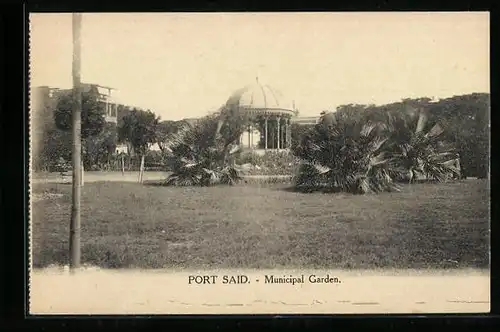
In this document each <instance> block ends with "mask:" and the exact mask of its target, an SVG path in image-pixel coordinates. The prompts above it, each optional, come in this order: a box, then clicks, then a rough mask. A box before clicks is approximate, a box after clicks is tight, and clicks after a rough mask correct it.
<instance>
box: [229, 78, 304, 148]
mask: <svg viewBox="0 0 500 332" xmlns="http://www.w3.org/2000/svg"><path fill="white" fill-rule="evenodd" d="M226 107H228V108H230V109H233V110H236V111H237V112H238V113H239V114H243V115H244V116H245V117H246V118H247V119H248V124H247V128H246V130H245V132H244V133H243V135H242V136H241V137H240V145H242V146H243V147H247V148H249V149H258V150H268V149H273V150H282V149H288V148H290V146H291V141H292V139H291V128H290V125H291V119H292V118H294V117H295V116H296V114H297V111H296V110H295V105H294V103H293V102H292V103H287V101H286V100H285V98H284V97H283V95H282V94H281V93H280V92H279V91H277V90H276V89H273V88H272V87H270V86H269V85H263V84H261V83H259V80H258V78H257V79H256V81H255V83H254V84H251V85H248V86H246V87H244V88H242V89H239V90H237V91H235V92H234V93H233V94H232V95H231V96H230V97H229V99H228V100H227V102H226Z"/></svg>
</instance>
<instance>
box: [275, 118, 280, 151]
mask: <svg viewBox="0 0 500 332" xmlns="http://www.w3.org/2000/svg"><path fill="white" fill-rule="evenodd" d="M276 121H277V122H278V125H277V126H276V127H277V128H278V150H279V149H280V146H281V144H280V143H281V142H280V141H281V135H280V126H281V118H280V117H279V116H278V117H277V118H276Z"/></svg>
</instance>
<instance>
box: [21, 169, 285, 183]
mask: <svg viewBox="0 0 500 332" xmlns="http://www.w3.org/2000/svg"><path fill="white" fill-rule="evenodd" d="M167 176H168V173H167V172H145V173H144V176H143V180H144V181H159V180H163V179H166V178H167ZM138 178H139V172H125V173H123V174H122V173H121V172H85V174H84V181H85V182H100V181H107V182H137V181H138ZM244 178H245V179H266V178H280V179H281V178H283V179H286V178H290V176H289V175H272V176H270V175H245V176H244ZM31 181H32V183H61V182H62V183H71V172H68V173H66V175H65V176H64V177H63V176H61V175H60V174H59V173H45V174H33V176H32V179H31Z"/></svg>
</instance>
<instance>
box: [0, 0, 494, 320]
mask: <svg viewBox="0 0 500 332" xmlns="http://www.w3.org/2000/svg"><path fill="white" fill-rule="evenodd" d="M11 2H12V1H11ZM181 2H182V3H183V5H177V6H176V5H174V4H172V3H168V4H167V3H162V2H160V1H150V2H148V1H144V0H143V1H141V2H140V3H138V2H136V3H134V4H131V3H123V2H121V3H120V2H106V3H105V2H103V1H101V2H99V3H97V2H93V1H82V2H79V3H76V2H75V3H71V2H66V3H60V2H57V1H55V0H50V1H40V0H39V1H29V3H28V4H27V5H24V4H23V3H14V4H9V5H2V8H1V10H0V31H1V32H2V33H0V50H2V51H5V52H0V55H1V58H0V59H2V60H4V61H1V62H2V64H3V66H2V67H0V68H1V70H0V73H1V74H4V73H5V74H6V77H5V78H4V79H3V80H1V81H0V82H3V83H4V84H0V86H2V85H3V87H4V88H3V89H0V93H1V94H0V96H2V97H3V98H1V99H0V100H1V104H0V110H1V111H2V112H1V114H2V121H1V122H0V124H1V125H2V130H1V131H0V132H1V133H2V134H3V135H1V136H3V137H2V143H3V144H2V147H3V149H2V150H3V156H2V160H5V161H7V172H5V171H4V172H2V175H3V176H4V178H5V179H4V181H2V188H3V189H4V190H2V192H1V193H3V195H1V193H0V197H1V199H2V206H3V207H4V208H3V209H2V217H1V219H0V221H2V222H1V223H0V225H1V226H2V230H1V231H0V234H2V235H3V237H4V238H3V239H2V241H0V243H1V244H3V245H2V246H0V248H2V254H3V255H2V258H3V260H2V261H1V263H2V264H1V266H2V267H4V268H2V269H1V270H2V272H3V276H5V277H6V278H5V279H3V278H2V279H3V281H4V287H3V288H2V293H0V299H2V300H3V303H2V304H3V305H2V308H3V312H2V313H3V315H2V316H3V318H5V319H2V322H1V325H0V327H5V330H11V329H14V328H29V329H31V328H40V327H42V328H43V329H47V330H48V329H50V330H53V329H65V328H66V329H70V330H77V329H78V328H79V327H80V328H81V329H89V328H98V329H106V328H114V329H118V328H124V327H131V328H134V329H139V328H144V327H146V326H147V327H155V328H158V327H159V328H161V327H163V326H165V327H166V326H168V327H171V328H176V327H177V328H179V327H183V328H186V327H187V326H191V327H201V328H204V329H206V328H208V327H213V328H216V329H221V328H249V329H252V330H255V329H262V328H265V327H268V328H269V327H271V328H276V327H281V328H309V329H317V328H332V327H354V326H355V327H369V328H371V327H385V328H391V329H392V328H405V330H407V329H408V328H412V327H420V328H425V327H430V326H432V325H436V326H440V327H444V326H451V327H457V326H465V327H474V330H476V329H478V328H484V327H487V326H489V327H491V326H492V325H493V324H494V320H495V319H494V318H493V317H495V316H496V318H498V317H500V316H498V315H495V314H494V313H497V314H498V313H499V312H500V310H499V306H498V304H499V303H500V302H499V301H498V288H497V287H496V285H497V284H498V283H497V281H498V273H497V272H498V269H497V265H496V264H495V262H494V260H493V259H492V266H491V284H492V286H491V292H492V299H491V300H492V304H491V312H492V314H481V315H462V314H450V315H439V314H430V315H216V316H199V315H197V316H194V315H187V316H177V315H176V316H27V312H28V308H27V300H28V293H27V286H28V276H27V262H28V256H27V242H26V241H27V229H26V228H25V225H27V217H28V216H27V210H26V205H27V203H28V199H29V197H28V191H27V188H28V187H27V185H28V183H27V174H28V148H29V146H28V145H29V141H28V136H27V135H25V133H28V132H29V125H28V119H29V118H28V110H27V106H28V105H27V102H28V86H29V81H28V79H26V80H25V79H24V78H25V77H27V74H28V53H27V52H28V49H27V45H28V44H27V41H28V40H27V39H28V36H27V34H28V26H27V22H28V21H27V20H28V12H29V11H31V12H32V11H36V12H70V11H102V12H109V11H187V12H191V11H326V10H327V8H325V7H321V6H318V5H316V6H314V5H312V2H311V1H309V2H307V5H306V2H304V3H303V4H302V6H300V5H299V4H297V2H293V3H292V2H290V3H289V5H288V6H287V7H285V6H284V5H282V6H277V5H275V6H273V5H272V4H271V3H270V2H266V4H267V6H265V5H264V3H260V5H261V6H257V3H256V2H251V1H248V2H244V1H240V2H239V5H235V4H234V3H233V5H232V6H231V5H230V4H227V5H225V6H224V5H221V4H218V3H216V2H215V1H210V2H205V3H204V5H203V4H201V5H200V4H198V5H196V4H192V3H190V4H188V2H187V1H179V3H181ZM349 3H350V4H347V1H346V4H344V5H337V6H332V5H331V7H334V8H328V9H329V11H398V10H399V11H401V10H403V11H428V10H430V11H464V10H465V11H468V10H473V11H489V10H490V7H491V6H490V3H486V4H485V3H482V4H479V1H476V2H474V4H472V2H462V3H460V2H457V1H455V2H453V4H444V3H440V4H439V5H438V4H436V5H435V6H432V5H431V6H429V5H427V6H426V5H425V4H423V3H421V2H420V3H418V4H417V2H416V1H415V2H414V3H413V6H412V4H411V3H409V2H407V3H406V6H404V5H403V6H401V4H400V6H396V5H395V4H393V3H390V2H389V1H379V3H378V4H373V5H371V6H370V5H369V6H366V5H365V6H363V5H360V4H355V3H354V2H352V1H351V2H349ZM148 5H149V6H148ZM4 9H7V10H4ZM490 22H491V23H494V19H493V13H491V16H490ZM490 30H491V31H492V34H493V31H495V29H490ZM25 46H26V50H25V48H24V47H25ZM491 46H492V47H491V55H490V59H495V56H494V55H493V54H494V53H495V52H494V51H495V49H494V47H493V46H494V43H493V40H492V43H491ZM4 54H5V57H4V56H3V55H4ZM3 69H5V70H3ZM494 69H495V62H494V61H491V69H490V70H491V74H492V75H491V88H492V89H491V93H492V109H495V105H496V104H497V103H496V102H495V98H494V96H495V94H494V93H493V92H494V90H495V80H494V76H493V72H494ZM24 105H25V106H26V107H25V109H24V111H22V110H20V108H21V107H24ZM492 115H494V112H493V114H492ZM491 120H492V122H493V121H494V117H493V116H492V117H491ZM491 137H492V142H493V137H494V132H492V136H491ZM5 151H6V152H7V154H5ZM491 155H492V156H494V155H495V154H494V153H493V144H492V153H491ZM494 160H495V159H494V158H492V160H491V166H492V167H491V168H492V170H494V169H495V168H494V167H493V166H494ZM493 173H494V172H492V176H491V183H492V184H494V179H495V177H494V176H493ZM12 180H14V181H12ZM17 181H19V182H17ZM16 182H17V183H16ZM494 187H495V186H491V189H492V193H491V194H492V198H493V196H494V195H493V192H494V190H493V189H494ZM491 201H492V204H491V215H492V218H491V219H492V222H491V229H492V237H491V243H492V247H491V248H492V249H491V251H492V257H493V258H494V257H496V256H497V255H496V254H495V250H496V247H495V245H494V244H495V243H496V242H497V241H495V238H497V236H496V232H497V231H496V229H497V228H498V227H499V226H497V225H496V223H495V218H494V216H495V215H496V210H497V204H496V203H495V200H494V199H492V200H491ZM20 220H23V222H21V221H20ZM25 223H26V224H25ZM4 228H5V229H4ZM16 234H17V236H15V235H16ZM21 234H24V236H23V237H22V238H21ZM19 256H22V257H19ZM21 258H22V259H21ZM16 293H17V294H16ZM21 294H23V295H22V296H21ZM200 319H202V320H200ZM497 322H498V320H497ZM188 324H189V325H188ZM2 330H3V329H2Z"/></svg>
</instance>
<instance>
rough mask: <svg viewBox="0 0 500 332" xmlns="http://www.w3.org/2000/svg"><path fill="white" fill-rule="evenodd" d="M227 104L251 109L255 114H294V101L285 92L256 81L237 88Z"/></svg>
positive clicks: (242, 108)
mask: <svg viewBox="0 0 500 332" xmlns="http://www.w3.org/2000/svg"><path fill="white" fill-rule="evenodd" d="M226 106H229V107H236V108H237V109H238V110H240V111H250V112H253V113H255V114H259V113H270V114H275V115H279V114H283V115H285V114H287V115H293V114H294V106H293V103H290V102H289V101H288V100H287V99H285V97H284V96H283V94H282V93H281V92H280V91H278V90H277V89H274V88H272V87H271V86H269V85H265V84H261V83H259V81H258V79H257V80H256V82H255V83H253V84H250V85H247V86H245V87H243V88H241V89H238V90H236V91H235V92H234V93H233V94H232V95H231V96H230V97H229V99H228V100H227V102H226Z"/></svg>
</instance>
